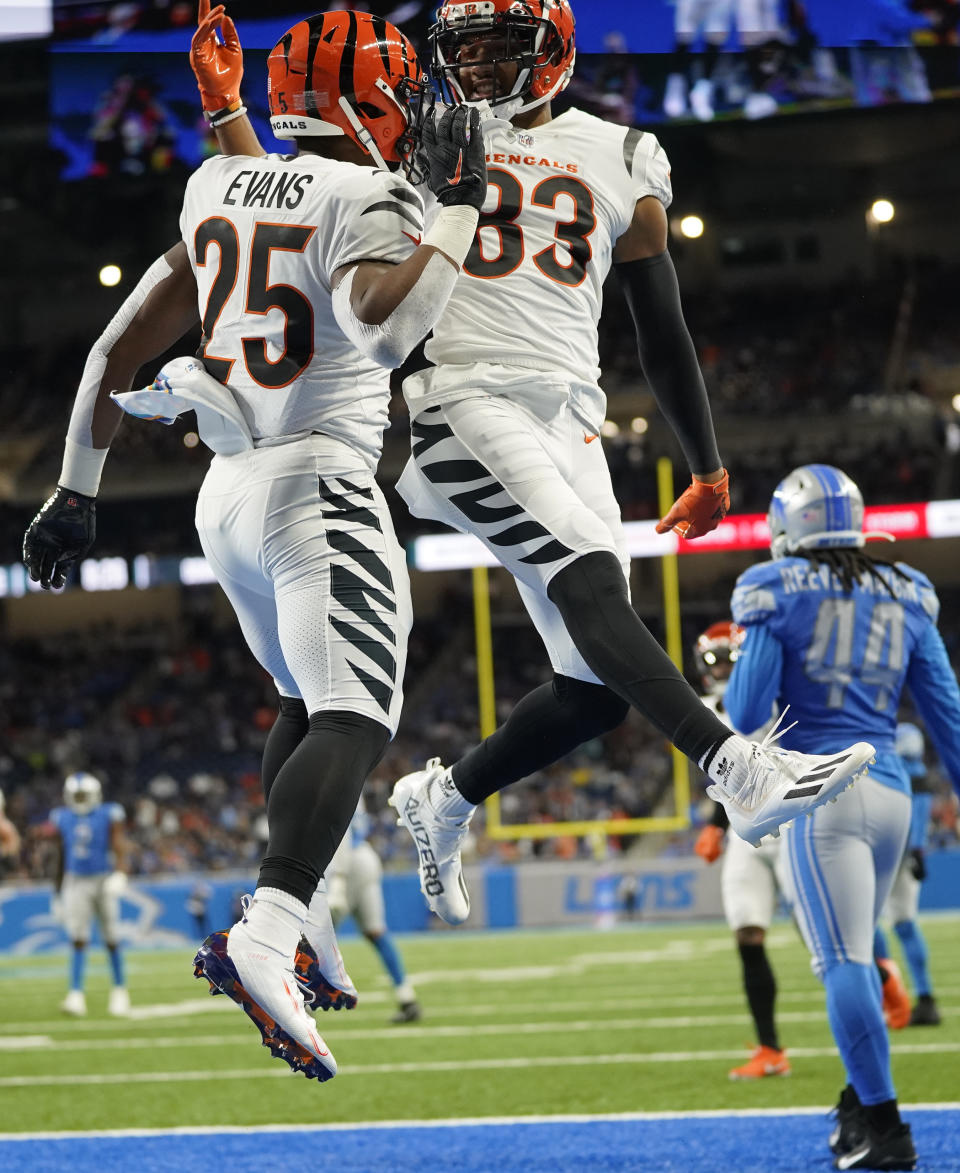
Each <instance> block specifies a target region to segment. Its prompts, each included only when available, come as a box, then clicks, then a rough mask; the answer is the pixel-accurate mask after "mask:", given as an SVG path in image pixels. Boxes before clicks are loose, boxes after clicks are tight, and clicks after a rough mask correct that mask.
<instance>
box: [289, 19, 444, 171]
mask: <svg viewBox="0 0 960 1173" xmlns="http://www.w3.org/2000/svg"><path fill="white" fill-rule="evenodd" d="M267 99H268V102H269V106H270V126H271V128H272V130H273V133H274V134H275V135H276V137H277V138H280V139H295V138H298V137H301V136H304V137H306V136H319V135H333V134H345V135H347V136H348V137H349V138H352V139H353V141H354V142H355V143H357V145H358V146H360V147H362V148H363V150H364V151H366V152H367V154H368V155H370V156H371V157H372V158H373V160H374V162H375V163H376V164H377V166H378V167H380V168H382V169H387V166H386V165H387V164H388V163H404V164H406V165H407V167H408V168H409V167H410V166H411V165H412V163H413V159H414V155H415V151H416V147H417V145H418V143H419V135H420V129H421V124H422V122H423V116H424V114H425V113H426V110H427V109H428V108H429V106H430V105H431V104H432V99H433V91H432V90H431V88H430V84H429V82H428V81H427V80H426V78H425V77H424V76H423V75H422V74H421V72H420V67H419V65H418V64H417V54H416V51H415V50H414V48H413V45H412V44H411V42H410V41H409V40H408V39H407V38H406V37H405V36H404V35H403V33H401V32H400V30H399V29H397V28H395V27H394V26H393V25H392V24H390V23H389V22H388V21H386V20H384V19H383V17H381V16H371V14H370V13H368V12H352V11H342V12H321V13H318V14H317V15H316V16H310V17H308V18H307V19H306V20H302V21H300V23H299V24H295V25H294V26H293V28H291V29H289V30H288V31H287V32H285V33H284V34H283V36H282V37H281V38H280V40H279V41H278V42H277V43H276V45H274V47H273V48H272V49H271V50H270V55H269V56H268V57H267Z"/></svg>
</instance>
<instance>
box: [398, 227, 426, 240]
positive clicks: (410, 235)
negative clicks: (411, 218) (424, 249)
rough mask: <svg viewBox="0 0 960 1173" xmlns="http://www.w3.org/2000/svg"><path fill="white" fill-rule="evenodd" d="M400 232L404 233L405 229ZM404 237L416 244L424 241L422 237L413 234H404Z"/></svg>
mask: <svg viewBox="0 0 960 1173" xmlns="http://www.w3.org/2000/svg"><path fill="white" fill-rule="evenodd" d="M400 231H401V232H403V229H402V228H401V229H400ZM403 235H404V236H405V237H406V238H407V239H408V240H412V241H413V243H414V244H419V243H420V241H421V240H423V237H422V236H414V235H413V233H412V232H403Z"/></svg>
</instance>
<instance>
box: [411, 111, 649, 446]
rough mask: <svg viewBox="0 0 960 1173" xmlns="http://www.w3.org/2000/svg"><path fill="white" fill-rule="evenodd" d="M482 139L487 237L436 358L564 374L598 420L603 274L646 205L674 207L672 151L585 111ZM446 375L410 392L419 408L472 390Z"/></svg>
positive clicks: (588, 414) (432, 352)
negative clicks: (648, 199)
mask: <svg viewBox="0 0 960 1173" xmlns="http://www.w3.org/2000/svg"><path fill="white" fill-rule="evenodd" d="M484 140H485V144H486V156H487V181H488V188H487V198H486V201H485V202H484V205H483V211H482V213H481V216H480V224H479V228H478V230H477V237H476V238H475V240H474V243H473V247H472V248H471V250H470V253H469V255H468V257H467V260H466V262H465V264H464V266H463V270H462V273H461V276H460V279H459V280H458V282H457V284H456V287H455V288H454V291H453V294H452V296H451V297H450V300H449V302H448V303H447V308H446V310H445V311H444V313H443V316H442V317H441V318H440V321H439V322H438V323H437V325H436V326H435V327H434V331H433V336H432V338H431V339H430V340H429V341H428V342H427V346H426V356H427V358H428V359H429V360H430V361H431V362H432V363H436V364H438V365H440V366H441V367H442V366H443V365H445V364H468V363H500V364H508V365H510V366H519V367H530V368H532V369H534V370H537V371H541V372H546V373H554V374H556V375H557V376H559V378H560V379H561V380H562V381H563V382H564V383H566V384H570V385H573V386H574V388H575V392H574V393H575V396H576V398H577V399H578V400H579V401H580V403H579V406H580V409H581V413H582V414H583V415H584V416H585V418H589V419H590V420H591V422H593V423H594V425H595V426H596V427H598V428H599V426H600V424H601V423H602V422H603V419H604V414H605V407H606V404H605V400H604V397H603V394H602V392H601V391H600V389H599V386H598V380H599V377H600V363H599V357H598V351H597V322H598V321H599V318H600V309H601V300H602V288H603V282H604V280H605V279H606V276H607V274H608V273H609V271H610V266H611V264H612V259H613V248H614V245H615V244H616V242H617V240H619V238H620V237H621V236H623V234H624V233H625V232H626V231H627V229H628V228H629V227H630V223H631V221H632V219H633V214H634V209H635V208H636V204H637V201H638V200H639V199H642V198H643V197H644V196H653V197H655V198H656V199H658V200H660V201H661V203H662V204H663V206H664V207H665V208H666V207H669V205H670V201H671V199H672V191H671V187H670V163H669V161H668V159H667V156H666V152H665V151H664V150H663V148H662V147H661V146H660V144H659V143H658V142H657V139H656V138H655V136H654V135H652V134H650V133H648V132H645V131H641V130H635V129H631V128H629V127H626V126H618V125H616V124H615V123H612V122H606V121H604V120H603V119H600V118H595V117H594V116H593V115H591V114H586V113H584V112H583V111H581V110H576V109H571V110H567V111H566V112H565V113H563V114H561V115H559V116H558V117H557V118H554V119H553V120H552V121H550V122H547V123H544V124H543V125H542V126H536V127H533V128H532V129H531V130H526V131H525V130H520V129H518V128H515V127H511V128H509V129H508V128H505V127H504V126H503V125H502V124H500V123H496V122H495V123H493V124H486V125H484ZM431 211H432V209H431ZM428 219H429V213H428ZM478 323H479V326H478ZM443 375H444V372H443V371H442V369H441V370H440V371H438V372H437V378H436V379H435V380H434V381H433V385H432V387H431V390H430V393H429V394H427V395H426V396H423V397H422V398H415V399H413V400H411V399H410V395H409V394H408V400H410V409H411V414H416V412H417V411H420V410H422V409H423V408H424V407H426V406H429V405H431V404H433V403H439V402H444V401H445V400H450V399H454V398H456V397H457V395H458V394H459V393H462V387H463V381H462V378H460V379H458V380H455V379H454V378H453V376H451V384H453V383H456V384H457V385H456V386H454V385H451V386H450V387H446V385H445V381H444V378H443ZM458 387H459V391H458ZM412 389H413V390H414V392H415V394H416V395H419V392H420V390H421V389H420V388H419V387H417V386H416V385H415V384H414V385H412ZM404 390H405V392H407V388H406V387H405V388H404Z"/></svg>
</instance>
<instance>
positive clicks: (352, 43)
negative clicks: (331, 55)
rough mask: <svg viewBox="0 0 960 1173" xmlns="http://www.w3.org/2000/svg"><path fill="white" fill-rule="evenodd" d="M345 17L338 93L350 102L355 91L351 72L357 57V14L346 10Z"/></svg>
mask: <svg viewBox="0 0 960 1173" xmlns="http://www.w3.org/2000/svg"><path fill="white" fill-rule="evenodd" d="M347 16H348V17H349V23H348V24H347V35H346V37H345V38H344V42H343V53H342V54H341V55H340V93H341V95H342V96H343V97H344V98H346V99H347V101H350V99H352V98H353V96H354V93H355V91H356V83H355V81H354V76H353V71H354V64H355V62H356V56H357V14H356V13H355V12H354V11H353V10H352V9H348V10H347ZM351 105H352V102H351Z"/></svg>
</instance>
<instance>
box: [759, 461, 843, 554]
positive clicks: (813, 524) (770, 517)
mask: <svg viewBox="0 0 960 1173" xmlns="http://www.w3.org/2000/svg"><path fill="white" fill-rule="evenodd" d="M767 523H768V525H769V526H770V553H771V554H772V555H773V557H774V558H785V557H787V556H788V555H790V554H795V553H796V552H797V551H798V550H826V549H830V548H832V547H836V546H855V547H860V546H862V545H863V544H864V541H865V535H864V532H863V497H862V496H861V495H860V490H859V489H858V488H857V486H856V485H855V484H854V482H853V481H852V480H851V479H850V478H849V477H848V476H847V474H846V473H845V472H841V471H840V469H839V468H834V467H833V466H832V465H830V464H805V465H803V466H802V467H801V468H795V469H794V470H793V472H792V473H790V474H789V476H786V477H784V478H783V480H782V481H781V482H780V484H779V485H777V487H776V488H775V489H774V491H773V497H772V498H771V500H770V510H769V512H768V513H767Z"/></svg>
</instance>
